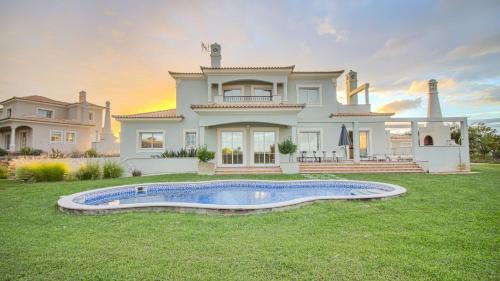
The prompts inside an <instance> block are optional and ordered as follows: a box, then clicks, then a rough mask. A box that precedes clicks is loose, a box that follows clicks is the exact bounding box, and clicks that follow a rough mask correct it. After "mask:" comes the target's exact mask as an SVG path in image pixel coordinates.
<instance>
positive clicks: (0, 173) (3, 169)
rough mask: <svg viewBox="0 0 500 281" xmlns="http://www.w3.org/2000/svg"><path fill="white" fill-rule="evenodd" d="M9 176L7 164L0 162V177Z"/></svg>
mask: <svg viewBox="0 0 500 281" xmlns="http://www.w3.org/2000/svg"><path fill="white" fill-rule="evenodd" d="M7 178H9V166H7V165H3V164H0V179H7Z"/></svg>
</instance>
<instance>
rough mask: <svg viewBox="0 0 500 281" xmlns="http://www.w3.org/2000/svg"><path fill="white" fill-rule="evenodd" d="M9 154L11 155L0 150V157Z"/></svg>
mask: <svg viewBox="0 0 500 281" xmlns="http://www.w3.org/2000/svg"><path fill="white" fill-rule="evenodd" d="M7 154H9V152H8V151H7V150H5V149H3V148H0V156H5V155H7Z"/></svg>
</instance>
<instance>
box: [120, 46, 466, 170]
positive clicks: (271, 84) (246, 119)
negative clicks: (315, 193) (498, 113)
mask: <svg viewBox="0 0 500 281" xmlns="http://www.w3.org/2000/svg"><path fill="white" fill-rule="evenodd" d="M220 50H221V49H220V45H218V44H213V45H212V46H211V60H212V65H211V67H203V66H202V67H201V72H195V73H181V72H169V73H170V75H171V77H172V78H173V79H175V81H176V108H175V109H169V110H163V111H157V112H149V113H139V114H131V115H115V116H113V117H114V118H116V120H118V121H119V122H121V135H120V139H121V149H120V150H121V158H122V160H123V161H127V160H129V159H150V158H151V156H153V155H156V154H160V153H162V152H163V151H165V150H179V149H181V148H192V147H199V146H204V145H206V146H207V147H208V149H209V150H212V151H215V152H216V159H215V163H216V165H217V166H218V167H241V166H243V167H247V166H279V165H280V163H285V162H288V161H289V160H288V159H289V157H288V156H280V154H279V152H278V149H277V146H278V143H279V142H281V141H283V140H285V139H287V138H291V139H292V141H293V142H295V143H297V144H298V147H299V151H300V152H299V153H297V156H302V155H306V156H314V155H316V156H320V157H327V158H330V159H331V158H332V157H334V156H335V157H338V156H339V155H341V156H344V157H345V158H347V159H351V160H352V161H353V162H360V161H362V160H365V159H369V158H370V156H371V155H386V154H390V153H391V151H388V147H389V145H387V133H386V129H387V126H386V124H388V122H391V124H392V125H391V126H394V125H393V124H394V122H400V123H401V126H402V127H411V128H412V132H413V136H414V137H412V138H411V142H412V148H411V149H412V152H411V153H410V154H412V155H413V158H414V160H415V161H416V162H417V163H419V162H422V163H423V162H427V163H424V164H423V165H426V167H427V168H428V167H429V166H432V165H430V164H428V162H432V163H437V162H434V161H433V155H434V153H435V152H433V151H427V150H426V148H425V147H423V145H421V144H420V143H421V142H420V141H419V139H418V137H417V135H418V132H417V130H418V128H419V122H421V123H422V122H427V121H431V119H429V118H392V117H391V116H392V115H393V113H377V112H372V111H371V106H370V101H369V85H368V83H365V84H363V85H361V86H358V82H357V74H356V72H353V71H349V72H348V73H347V74H346V75H345V76H346V78H345V80H346V100H347V103H346V104H341V103H339V102H338V99H337V98H338V97H337V80H338V78H339V77H340V76H341V75H342V74H343V72H344V71H296V70H295V67H294V66H293V65H292V66H282V67H268V66H263V67H222V66H221V52H220ZM435 92H436V97H437V88H435ZM361 96H362V97H361ZM438 105H439V104H438ZM438 119H439V121H442V122H444V121H457V122H461V125H462V127H466V126H467V121H466V118H464V117H457V118H438ZM436 120H437V119H432V121H436ZM343 124H345V125H346V127H347V128H348V130H349V132H350V135H351V139H352V140H353V144H352V146H351V149H347V155H342V154H345V153H346V152H343V150H342V149H341V147H339V146H338V142H339V137H340V132H341V126H342V125H343ZM421 126H422V124H421V125H420V127H421ZM419 142H420V143H419ZM461 149H462V150H467V151H468V147H462V148H461ZM446 153H448V154H449V159H447V160H449V161H450V164H449V166H450V167H451V166H453V167H458V165H462V164H464V163H465V164H466V165H468V161H469V160H468V158H464V157H465V156H463V157H462V156H460V157H462V158H460V159H459V160H457V159H458V158H457V155H459V154H460V152H458V151H455V150H453V151H447V152H446ZM461 153H462V154H464V153H463V151H462V152H461ZM467 155H468V153H467ZM467 157H468V156H467ZM457 161H460V162H457ZM436 165H438V166H439V167H444V166H443V165H441V164H436ZM433 167H434V166H432V167H431V168H429V169H428V170H432V169H434V168H433ZM467 167H468V166H467ZM434 170H435V169H434ZM165 172H168V171H165Z"/></svg>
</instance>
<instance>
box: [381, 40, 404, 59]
mask: <svg viewBox="0 0 500 281" xmlns="http://www.w3.org/2000/svg"><path fill="white" fill-rule="evenodd" d="M410 43H411V39H408V38H389V39H388V40H387V41H385V44H384V46H383V47H382V48H380V49H378V50H377V51H376V52H375V54H373V57H374V58H387V57H397V56H402V55H405V54H407V53H408V49H409V47H410Z"/></svg>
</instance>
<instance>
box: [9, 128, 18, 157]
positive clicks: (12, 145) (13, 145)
mask: <svg viewBox="0 0 500 281" xmlns="http://www.w3.org/2000/svg"><path fill="white" fill-rule="evenodd" d="M16 128H17V127H14V126H11V127H10V144H9V151H10V152H14V151H16Z"/></svg>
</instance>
